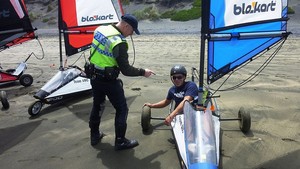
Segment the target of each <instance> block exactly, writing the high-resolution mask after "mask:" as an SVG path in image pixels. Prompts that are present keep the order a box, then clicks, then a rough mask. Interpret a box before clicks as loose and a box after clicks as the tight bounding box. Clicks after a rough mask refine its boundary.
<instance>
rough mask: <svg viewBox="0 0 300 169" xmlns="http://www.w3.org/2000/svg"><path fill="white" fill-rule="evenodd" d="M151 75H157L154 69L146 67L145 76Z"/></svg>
mask: <svg viewBox="0 0 300 169" xmlns="http://www.w3.org/2000/svg"><path fill="white" fill-rule="evenodd" d="M151 75H155V73H154V72H153V71H152V70H150V69H145V74H144V76H145V77H149V76H151Z"/></svg>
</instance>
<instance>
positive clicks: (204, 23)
mask: <svg viewBox="0 0 300 169" xmlns="http://www.w3.org/2000/svg"><path fill="white" fill-rule="evenodd" d="M201 8H202V9H201V14H202V18H201V46H200V68H199V76H200V77H199V91H198V105H199V106H203V102H202V96H203V87H204V74H205V73H204V62H205V41H206V39H207V34H208V30H209V9H210V0H203V1H202V4H201Z"/></svg>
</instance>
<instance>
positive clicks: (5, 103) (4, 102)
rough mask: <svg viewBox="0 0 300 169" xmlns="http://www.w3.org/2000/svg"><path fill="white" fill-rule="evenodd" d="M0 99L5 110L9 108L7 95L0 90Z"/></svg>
mask: <svg viewBox="0 0 300 169" xmlns="http://www.w3.org/2000/svg"><path fill="white" fill-rule="evenodd" d="M0 100H1V103H2V106H3V108H4V109H5V110H6V109H8V108H9V102H8V100H7V95H6V92H5V91H0Z"/></svg>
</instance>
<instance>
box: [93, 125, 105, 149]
mask: <svg viewBox="0 0 300 169" xmlns="http://www.w3.org/2000/svg"><path fill="white" fill-rule="evenodd" d="M99 125H100V122H96V123H95V122H89V126H90V129H91V131H90V137H91V145H92V146H94V145H97V144H98V143H99V141H100V140H101V139H102V138H103V136H104V134H103V133H102V132H101V131H99Z"/></svg>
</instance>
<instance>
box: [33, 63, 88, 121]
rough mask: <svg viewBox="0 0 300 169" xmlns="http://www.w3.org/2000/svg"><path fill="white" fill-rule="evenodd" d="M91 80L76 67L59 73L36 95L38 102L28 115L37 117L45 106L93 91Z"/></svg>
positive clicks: (34, 103)
mask: <svg viewBox="0 0 300 169" xmlns="http://www.w3.org/2000/svg"><path fill="white" fill-rule="evenodd" d="M91 89H92V86H91V84H90V79H88V78H86V77H85V76H84V75H83V72H82V70H80V69H79V68H76V67H70V68H65V69H64V70H60V71H58V72H57V73H56V74H55V75H54V76H53V77H52V78H51V79H50V80H49V81H48V82H47V83H46V84H45V85H44V86H43V87H42V88H41V89H40V90H39V91H38V92H37V93H36V94H35V95H34V98H36V99H38V101H35V102H33V103H32V104H31V105H30V106H29V108H28V114H29V115H31V116H36V115H38V114H39V113H40V111H41V109H42V106H43V105H44V104H54V103H56V102H59V101H62V100H64V99H67V98H73V97H74V96H75V95H79V94H81V93H84V92H88V91H91Z"/></svg>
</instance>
